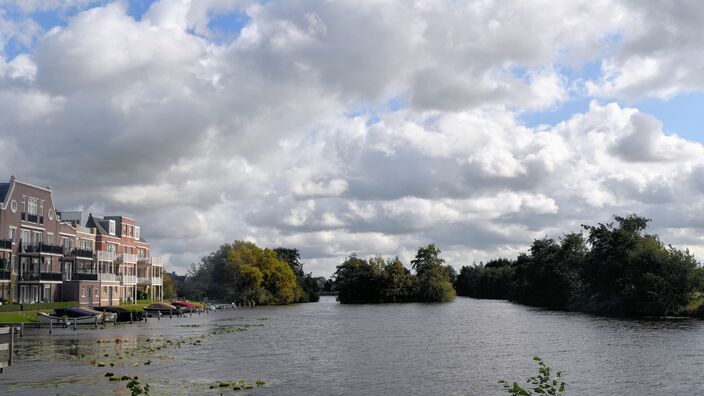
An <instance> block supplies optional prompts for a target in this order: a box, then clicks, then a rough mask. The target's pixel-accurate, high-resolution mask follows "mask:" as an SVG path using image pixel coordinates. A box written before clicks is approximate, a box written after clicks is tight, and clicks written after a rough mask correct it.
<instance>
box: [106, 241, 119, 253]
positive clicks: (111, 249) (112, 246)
mask: <svg viewBox="0 0 704 396" xmlns="http://www.w3.org/2000/svg"><path fill="white" fill-rule="evenodd" d="M108 252H113V253H117V244H115V243H108Z"/></svg>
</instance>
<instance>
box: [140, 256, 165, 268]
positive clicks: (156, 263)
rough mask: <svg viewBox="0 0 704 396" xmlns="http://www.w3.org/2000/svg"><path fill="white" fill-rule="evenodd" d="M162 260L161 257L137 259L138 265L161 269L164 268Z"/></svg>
mask: <svg viewBox="0 0 704 396" xmlns="http://www.w3.org/2000/svg"><path fill="white" fill-rule="evenodd" d="M164 261H165V260H164V258H163V257H161V256H156V257H140V258H139V259H137V263H138V264H145V265H153V266H156V267H163V266H164Z"/></svg>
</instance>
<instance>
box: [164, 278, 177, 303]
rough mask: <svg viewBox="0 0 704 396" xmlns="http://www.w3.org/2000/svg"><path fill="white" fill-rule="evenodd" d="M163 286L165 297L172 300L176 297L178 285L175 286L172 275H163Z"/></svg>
mask: <svg viewBox="0 0 704 396" xmlns="http://www.w3.org/2000/svg"><path fill="white" fill-rule="evenodd" d="M162 287H163V288H164V299H166V300H172V299H175V298H176V287H175V286H174V282H173V281H172V280H171V276H169V274H167V273H165V274H164V276H163V284H162Z"/></svg>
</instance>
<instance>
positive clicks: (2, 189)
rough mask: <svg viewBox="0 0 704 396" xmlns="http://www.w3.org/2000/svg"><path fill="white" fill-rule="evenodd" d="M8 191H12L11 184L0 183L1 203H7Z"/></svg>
mask: <svg viewBox="0 0 704 396" xmlns="http://www.w3.org/2000/svg"><path fill="white" fill-rule="evenodd" d="M8 191H10V183H0V202H5V195H7V192H8Z"/></svg>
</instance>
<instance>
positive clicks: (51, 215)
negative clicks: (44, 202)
mask: <svg viewBox="0 0 704 396" xmlns="http://www.w3.org/2000/svg"><path fill="white" fill-rule="evenodd" d="M49 220H54V209H49Z"/></svg>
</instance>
